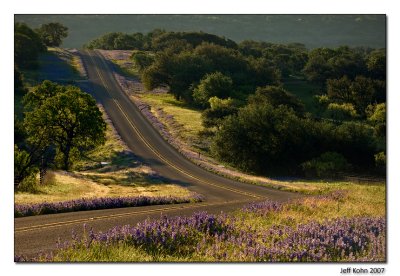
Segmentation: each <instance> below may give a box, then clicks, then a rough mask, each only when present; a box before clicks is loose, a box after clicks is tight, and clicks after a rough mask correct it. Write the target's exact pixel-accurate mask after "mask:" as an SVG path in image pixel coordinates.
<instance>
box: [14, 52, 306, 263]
mask: <svg viewBox="0 0 400 276" xmlns="http://www.w3.org/2000/svg"><path fill="white" fill-rule="evenodd" d="M81 56H82V59H83V62H84V64H85V67H86V70H87V72H88V78H89V83H90V88H89V90H90V91H88V92H89V93H91V94H92V95H93V96H94V97H95V98H96V100H97V101H98V102H99V103H101V104H102V105H103V106H104V108H105V110H106V112H107V113H108V116H109V117H110V119H111V120H112V122H113V124H114V126H115V128H116V129H117V131H118V133H119V135H120V136H121V138H122V139H123V140H124V141H125V143H126V144H127V145H128V147H129V148H130V149H131V150H132V151H133V152H134V153H135V155H137V156H138V157H139V158H141V159H142V160H143V162H145V163H147V164H148V165H150V167H151V168H152V169H153V170H155V171H156V172H157V173H159V174H160V175H162V176H163V177H165V178H167V179H169V180H170V181H171V182H172V183H177V184H179V185H182V186H185V187H186V188H188V189H189V190H191V191H194V192H197V193H199V194H202V195H203V196H205V200H204V202H201V203H188V204H176V205H163V206H160V205H159V206H145V207H133V208H122V209H107V210H95V211H82V212H73V213H64V214H53V215H42V216H35V217H25V218H16V219H15V220H14V221H15V223H14V227H15V232H14V233H15V241H14V243H15V255H25V256H34V255H35V254H37V253H39V252H49V251H51V250H54V249H55V248H56V241H57V240H58V238H61V239H62V240H68V239H70V237H71V232H72V230H73V229H74V230H75V231H76V232H77V233H78V234H79V233H81V232H82V229H83V227H82V225H83V224H85V223H86V224H87V225H88V226H89V227H93V229H94V230H95V231H105V230H107V229H109V228H111V227H114V226H116V225H126V224H130V225H134V224H136V223H137V222H139V221H142V220H144V219H146V218H158V217H160V215H164V214H168V215H172V216H174V215H190V214H192V213H193V212H195V211H207V212H210V213H219V212H221V211H224V212H229V211H232V210H234V209H237V208H239V207H241V206H242V205H243V204H245V203H249V202H253V201H260V200H265V199H271V200H276V201H285V200H288V199H291V198H295V197H298V196H299V195H298V194H294V193H289V192H283V191H278V190H274V189H269V188H265V187H261V186H256V185H250V184H246V183H241V182H238V181H234V180H231V179H228V178H224V177H222V176H219V175H216V174H214V173H211V172H208V171H206V170H204V169H202V168H200V167H199V166H197V165H195V164H194V163H192V162H191V161H189V160H188V159H186V158H185V157H184V156H182V155H181V154H180V153H179V152H178V151H177V150H176V149H174V148H173V147H172V146H171V145H169V144H168V143H167V142H166V141H165V140H164V139H163V138H162V137H161V135H160V134H159V133H158V132H157V130H155V129H154V128H153V126H152V125H151V123H150V122H149V121H148V120H147V119H146V118H145V117H144V116H143V115H142V114H141V112H140V110H139V109H138V108H137V107H136V105H134V104H133V103H132V102H131V100H130V99H129V98H128V96H127V95H126V94H125V93H124V92H123V91H122V89H121V88H120V86H119V85H118V83H117V82H116V80H115V78H114V76H113V73H112V68H113V66H112V64H110V63H109V61H107V60H105V59H104V58H103V57H102V55H101V54H100V53H99V52H97V51H84V52H82V53H81Z"/></svg>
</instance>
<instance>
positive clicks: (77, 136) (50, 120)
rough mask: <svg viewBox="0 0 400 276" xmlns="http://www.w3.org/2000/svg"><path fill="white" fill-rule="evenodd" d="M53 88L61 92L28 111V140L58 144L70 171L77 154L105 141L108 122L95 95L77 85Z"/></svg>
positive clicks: (65, 168) (62, 160)
mask: <svg viewBox="0 0 400 276" xmlns="http://www.w3.org/2000/svg"><path fill="white" fill-rule="evenodd" d="M53 89H57V90H58V91H59V92H58V93H54V94H55V95H53V96H51V97H49V98H47V99H45V100H43V101H41V102H40V104H38V105H36V106H35V108H33V110H32V111H29V112H27V113H26V117H25V120H24V124H25V128H26V131H27V134H28V138H27V142H28V143H30V144H38V143H40V142H43V141H44V142H45V143H46V144H47V146H48V147H49V146H51V145H54V147H55V148H56V152H57V156H56V157H57V160H58V161H59V162H60V164H61V167H62V169H64V170H69V169H70V168H71V164H72V159H73V158H72V157H73V156H74V155H75V156H76V155H79V154H83V153H84V152H87V151H88V150H91V149H93V148H94V147H95V146H97V145H100V144H102V143H104V141H105V128H106V125H105V122H104V120H103V118H102V115H101V112H100V110H99V109H98V107H97V106H96V102H95V100H94V99H93V97H92V96H90V95H89V94H86V93H84V92H82V91H81V90H80V89H79V88H77V87H73V86H67V87H65V91H63V89H60V88H57V86H53ZM49 94H53V93H49Z"/></svg>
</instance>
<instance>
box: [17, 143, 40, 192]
mask: <svg viewBox="0 0 400 276" xmlns="http://www.w3.org/2000/svg"><path fill="white" fill-rule="evenodd" d="M36 161H37V160H35V158H34V156H33V154H32V153H28V152H27V151H25V150H23V149H20V148H18V146H17V145H15V144H14V186H15V187H16V188H18V186H19V184H20V183H21V182H22V181H24V179H26V178H27V177H30V176H32V175H34V174H36V173H37V172H38V166H37V165H36Z"/></svg>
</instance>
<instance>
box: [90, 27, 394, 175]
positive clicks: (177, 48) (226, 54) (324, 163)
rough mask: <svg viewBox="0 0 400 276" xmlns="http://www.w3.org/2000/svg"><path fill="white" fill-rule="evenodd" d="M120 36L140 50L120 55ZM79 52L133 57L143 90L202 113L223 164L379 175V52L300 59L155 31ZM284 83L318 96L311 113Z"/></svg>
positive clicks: (382, 128) (382, 85)
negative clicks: (304, 86) (308, 87)
mask: <svg viewBox="0 0 400 276" xmlns="http://www.w3.org/2000/svg"><path fill="white" fill-rule="evenodd" d="M110 37H114V39H108V38H110ZM125 37H126V39H125ZM128 37H129V38H130V39H132V38H133V37H135V38H140V39H137V40H134V41H135V43H136V45H140V47H136V46H135V43H131V44H129V45H130V46H129V48H124V47H120V46H121V45H122V44H123V43H121V40H126V41H128ZM116 42H118V43H116ZM139 42H140V43H139ZM116 46H118V47H116ZM88 47H90V48H103V49H117V48H118V49H132V50H134V51H133V54H132V60H133V62H134V64H135V66H136V67H137V68H138V69H139V73H140V77H141V79H142V82H143V83H144V85H145V87H146V88H147V89H152V88H156V87H160V86H164V87H168V88H169V92H170V93H172V94H173V95H174V96H175V98H176V99H178V100H182V101H184V102H186V103H187V104H189V105H194V106H197V107H198V108H201V109H203V110H204V111H203V115H202V118H203V125H204V126H205V127H206V128H208V130H209V133H213V135H212V141H213V142H212V146H211V153H212V154H213V155H214V156H216V157H217V158H219V159H220V160H222V161H224V162H227V163H229V164H232V165H234V166H237V167H240V168H241V169H243V170H246V171H250V172H256V173H262V174H276V173H278V174H282V173H284V174H307V175H314V176H332V175H335V174H337V172H339V171H343V170H349V169H351V170H360V171H371V170H374V171H379V170H380V171H381V172H384V168H385V162H386V161H385V160H386V154H385V152H386V141H385V140H386V52H385V49H370V48H349V47H346V46H344V47H339V48H336V49H329V48H317V49H313V50H311V51H309V50H308V49H306V48H305V47H304V45H302V44H298V43H292V44H287V45H282V44H273V43H268V42H259V41H243V42H241V43H235V42H233V41H231V40H229V39H226V38H223V37H218V36H215V35H210V34H205V33H201V32H200V33H196V32H166V31H162V30H156V31H154V32H151V33H149V34H147V35H143V34H133V35H125V34H121V33H114V34H107V35H105V36H103V37H100V38H98V39H96V40H94V41H92V42H90V43H89V44H88ZM288 80H300V81H303V82H309V83H313V84H314V85H315V86H316V87H319V89H318V90H317V91H315V95H314V102H315V103H314V104H315V110H316V111H313V113H310V110H306V109H305V105H304V104H303V103H302V102H301V100H300V99H298V98H297V97H296V96H294V95H292V94H290V93H289V92H288V91H286V90H285V89H283V85H284V84H285V82H286V81H288Z"/></svg>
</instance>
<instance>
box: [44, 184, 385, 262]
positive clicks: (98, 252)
mask: <svg viewBox="0 0 400 276" xmlns="http://www.w3.org/2000/svg"><path fill="white" fill-rule="evenodd" d="M310 186H315V189H320V188H321V186H320V184H317V183H314V184H310ZM333 187H334V188H332V191H338V190H339V191H341V192H340V193H338V194H337V196H333V195H331V196H322V197H321V196H316V197H315V196H314V197H307V198H303V199H299V200H295V201H292V202H288V203H286V204H284V205H283V207H282V209H280V210H276V211H271V212H270V213H266V214H258V213H256V212H248V211H245V210H237V211H235V212H234V213H233V214H231V215H230V216H231V218H234V221H236V224H235V225H236V226H235V227H236V230H235V231H236V233H243V234H244V233H247V232H252V233H255V234H256V236H257V235H259V236H260V237H263V235H264V236H265V233H268V230H269V229H271V228H272V227H277V226H279V227H290V228H294V229H297V227H298V226H299V225H305V224H307V223H311V222H318V223H321V224H324V223H326V222H327V221H332V220H334V219H337V218H347V219H349V218H357V217H369V218H378V217H385V215H386V200H385V193H386V187H385V185H384V184H373V185H359V184H352V183H335V184H333ZM263 233H264V234H263ZM276 238H277V237H275V238H273V239H276ZM280 238H284V236H282V237H279V239H280ZM84 239H85V238H84ZM266 242H267V243H268V242H270V243H272V244H273V243H274V242H275V240H267V241H266ZM223 244H224V241H223V240H222V242H221V241H220V242H218V241H217V239H216V240H215V244H213V241H211V244H210V245H209V246H210V247H209V250H210V252H212V251H213V250H215V247H216V246H223ZM244 246H245V245H244ZM227 249H228V250H229V248H227ZM217 250H218V249H217ZM194 251H195V253H193V254H182V253H177V254H175V253H166V252H165V251H162V250H160V251H157V252H155V253H154V252H151V253H149V252H148V251H146V249H145V248H142V247H141V246H135V245H133V244H132V243H131V242H129V240H128V241H127V242H119V243H111V244H109V243H101V242H96V243H93V244H92V245H91V246H90V247H86V246H85V245H84V244H83V243H78V244H75V245H74V246H73V247H71V246H69V247H67V248H65V249H62V250H60V251H58V252H56V253H55V255H54V256H51V257H50V259H47V261H56V262H57V261H77V262H195V261H200V262H213V261H216V259H215V258H214V257H213V256H212V255H208V254H207V252H208V251H207V250H206V251H205V252H206V253H205V255H203V254H204V252H203V253H200V254H198V253H196V250H194ZM201 252H202V251H201ZM225 252H227V254H228V260H230V261H246V259H244V260H238V259H235V257H229V254H230V253H229V251H225ZM229 258H232V259H229ZM42 261H46V259H45V258H42Z"/></svg>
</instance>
